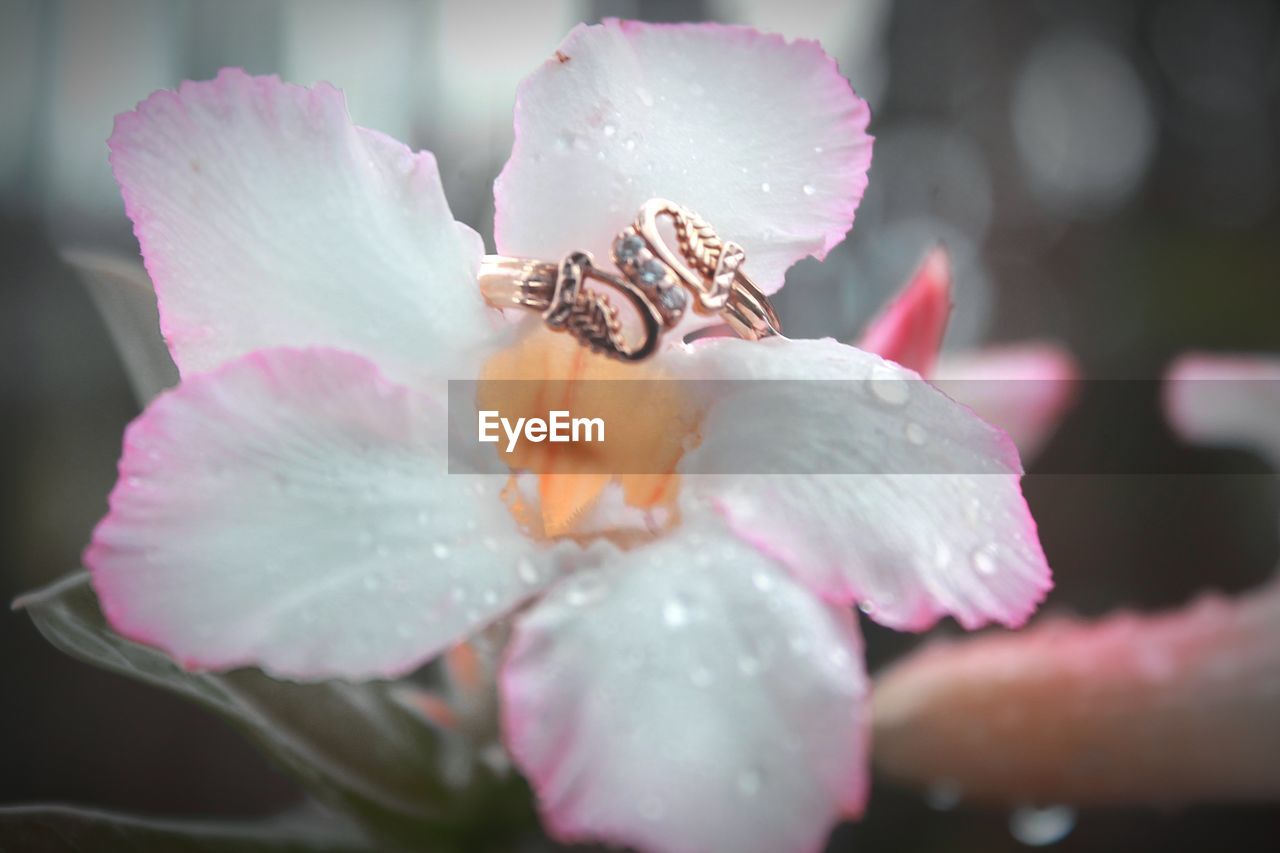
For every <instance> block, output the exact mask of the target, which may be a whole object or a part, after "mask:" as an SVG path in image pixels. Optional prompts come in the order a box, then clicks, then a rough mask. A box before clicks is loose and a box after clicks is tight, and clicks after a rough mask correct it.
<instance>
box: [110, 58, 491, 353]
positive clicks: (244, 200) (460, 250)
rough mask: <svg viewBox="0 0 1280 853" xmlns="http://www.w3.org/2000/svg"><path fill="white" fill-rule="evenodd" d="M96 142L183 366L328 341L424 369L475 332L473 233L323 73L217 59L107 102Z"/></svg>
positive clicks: (432, 169) (408, 157)
mask: <svg viewBox="0 0 1280 853" xmlns="http://www.w3.org/2000/svg"><path fill="white" fill-rule="evenodd" d="M110 148H111V166H112V169H113V170H114V171H115V176H116V180H117V181H118V182H119V184H120V189H121V192H122V193H123V195H124V199H125V208H126V210H127V212H128V214H129V218H130V219H132V220H133V225H134V232H135V233H136V234H137V236H138V242H139V243H140V244H141V246H142V254H143V257H144V259H145V260H146V264H147V271H148V273H150V276H151V280H152V281H153V282H155V285H156V291H157V294H158V296H159V305H160V318H161V326H162V329H163V332H164V335H165V339H166V340H167V341H168V343H169V348H170V351H171V352H172V353H173V357H174V361H175V362H176V363H177V365H178V368H179V369H180V370H181V371H182V373H183V375H186V374H188V373H190V372H193V371H202V370H208V369H210V368H213V367H216V366H217V365H219V364H221V363H223V362H225V361H227V360H229V359H232V358H235V357H237V356H239V355H243V354H244V353H247V352H251V351H253V350H255V349H260V348H264V347H273V346H332V347H338V348H341V349H346V350H351V351H353V352H357V353H359V354H361V355H364V356H366V357H369V358H372V359H373V360H374V361H376V362H377V363H378V365H379V367H380V368H382V369H384V370H385V371H387V372H388V373H389V375H391V376H393V377H394V378H397V379H406V378H414V377H419V376H422V375H424V374H427V375H434V376H441V375H447V372H448V371H449V369H450V367H456V366H457V364H458V359H459V358H460V356H461V355H462V353H464V352H467V351H471V350H474V349H475V348H476V347H478V346H480V345H481V344H482V343H483V342H485V341H487V340H488V339H489V338H490V336H491V335H492V328H491V323H492V321H493V316H494V314H493V312H492V311H490V310H489V309H487V308H486V307H485V303H484V300H483V299H482V298H481V296H480V293H479V291H478V290H477V289H476V285H475V272H476V267H477V264H478V263H479V259H480V255H481V254H482V253H483V251H484V247H483V245H482V243H481V241H480V238H479V236H478V235H477V234H476V233H475V232H473V231H471V230H470V229H469V228H467V227H465V226H463V225H461V224H460V223H457V222H455V221H454V219H453V216H452V214H451V213H450V212H449V205H448V203H447V202H446V201H445V198H444V192H443V189H442V188H441V185H440V176H439V175H438V174H437V172H436V164H435V160H434V158H433V157H432V156H431V155H430V154H428V153H426V152H420V153H414V152H411V151H410V150H409V149H408V148H407V147H405V146H404V145H402V144H400V143H399V142H396V141H395V140H393V139H390V138H389V137H386V136H383V135H382V134H379V133H375V132H373V131H369V130H365V129H363V128H358V127H355V126H354V125H352V123H351V119H350V117H349V116H348V115H347V109H346V102H345V100H344V98H343V96H342V93H341V92H339V91H338V90H337V89H334V88H333V87H331V86H328V85H326V84H318V85H316V86H314V87H312V88H310V89H308V88H303V87H301V86H295V85H292V84H287V83H281V82H280V80H278V79H277V78H275V77H250V76H249V75H248V74H245V73H244V72H243V71H240V70H237V69H226V70H223V71H222V72H221V73H220V74H219V75H218V77H217V79H215V80H211V81H206V82H199V83H191V82H187V83H183V84H182V85H181V86H180V87H179V88H178V90H177V91H176V92H171V91H160V92H156V93H155V94H153V95H151V97H149V98H147V100H145V101H143V102H142V103H141V104H139V105H138V107H137V109H136V110H134V111H133V112H128V113H124V114H123V115H120V116H118V117H117V119H116V126H115V132H114V133H113V134H112V135H111V141H110Z"/></svg>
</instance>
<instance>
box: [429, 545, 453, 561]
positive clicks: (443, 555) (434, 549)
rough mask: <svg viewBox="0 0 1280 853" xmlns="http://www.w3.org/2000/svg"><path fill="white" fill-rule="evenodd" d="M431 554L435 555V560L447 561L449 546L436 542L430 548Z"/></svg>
mask: <svg viewBox="0 0 1280 853" xmlns="http://www.w3.org/2000/svg"><path fill="white" fill-rule="evenodd" d="M431 553H432V554H435V555H436V559H437V560H447V559H448V558H449V546H448V545H446V544H444V543H443V542H437V543H435V544H434V545H432V546H431Z"/></svg>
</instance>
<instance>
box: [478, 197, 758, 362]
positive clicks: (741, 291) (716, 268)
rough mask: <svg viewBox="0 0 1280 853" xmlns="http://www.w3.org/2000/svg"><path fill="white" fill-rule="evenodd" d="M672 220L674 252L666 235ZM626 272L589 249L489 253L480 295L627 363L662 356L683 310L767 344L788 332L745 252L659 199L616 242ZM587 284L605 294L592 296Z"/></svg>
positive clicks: (483, 265)
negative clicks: (624, 310)
mask: <svg viewBox="0 0 1280 853" xmlns="http://www.w3.org/2000/svg"><path fill="white" fill-rule="evenodd" d="M664 220H666V221H668V222H669V224H670V226H671V228H672V230H673V231H674V234H675V242H676V246H675V248H674V249H672V247H671V245H670V244H669V242H668V240H667V239H666V237H665V236H664V235H663V233H662V231H661V230H660V228H661V224H662V222H663V221H664ZM611 254H612V258H613V262H614V265H615V266H616V267H617V270H618V274H614V273H611V272H608V271H606V270H604V269H601V268H600V267H598V266H596V264H595V262H594V260H593V259H592V257H591V255H590V254H588V253H586V252H570V253H569V254H568V255H565V257H564V258H562V259H561V260H560V262H559V263H556V262H552V261H541V260H533V259H529V258H511V257H506V256H503V255H485V257H484V259H483V260H482V261H481V263H480V274H479V281H480V291H481V293H483V294H484V297H485V299H486V300H488V302H489V304H491V305H493V306H494V307H496V308H525V309H529V310H533V311H538V312H540V313H541V314H542V318H543V321H544V322H545V323H546V325H547V327H548V328H550V329H552V330H554V331H558V332H568V333H569V334H570V335H572V336H573V337H574V338H576V339H577V340H578V341H579V343H581V344H582V345H583V346H585V347H588V348H589V349H591V350H592V351H593V352H598V353H602V354H604V355H607V356H611V357H613V358H618V359H621V360H623V361H641V360H643V359H646V358H648V357H649V356H651V355H653V354H654V353H655V352H657V349H658V343H659V340H660V339H661V337H662V334H663V333H664V332H665V331H667V330H669V329H672V328H674V327H675V326H676V325H677V324H678V323H679V322H680V319H681V318H682V317H683V316H684V315H685V312H686V311H687V310H689V309H692V310H693V311H694V312H695V313H697V314H701V315H718V316H720V317H721V318H722V319H723V320H724V321H725V323H726V324H727V325H728V326H729V328H730V329H732V330H733V331H734V332H735V333H736V334H737V335H738V336H739V337H741V338H744V339H746V340H751V341H754V340H759V339H761V338H766V337H769V336H771V335H779V334H781V333H782V327H781V324H779V322H778V316H777V315H776V314H775V313H774V311H773V306H772V305H770V304H769V300H768V298H767V297H766V296H765V295H764V293H763V292H761V290H760V288H758V287H757V286H756V284H755V283H754V282H753V281H752V280H751V279H750V278H749V277H748V276H747V274H746V273H745V272H743V270H742V265H743V263H744V262H745V260H746V252H745V251H743V249H742V247H741V246H739V245H738V244H737V243H733V242H730V241H728V240H721V239H720V237H719V235H717V234H716V232H715V230H714V229H713V228H712V227H711V226H710V225H709V224H708V223H707V221H706V220H704V219H703V218H702V217H700V216H698V215H697V214H696V213H694V212H693V211H691V210H689V209H688V208H687V207H684V206H682V205H679V204H676V203H675V202H672V201H667V200H666V199H661V198H654V199H650V200H649V201H647V202H645V203H644V205H643V206H642V207H641V208H640V212H639V214H637V216H636V219H635V221H634V222H633V223H632V224H631V225H629V226H627V227H626V228H625V229H623V230H622V231H621V232H620V233H619V234H618V236H617V238H616V239H615V240H614V241H613V249H612V252H611ZM588 281H594V282H598V283H599V284H602V285H605V288H606V290H588V289H587V287H586V284H587V282H588ZM607 290H612V291H613V294H614V295H617V296H620V297H621V298H622V299H623V300H625V301H626V302H627V303H628V304H629V305H630V306H631V307H632V308H633V309H634V311H635V314H636V316H637V317H638V318H639V323H640V338H639V340H638V341H637V340H632V339H631V336H630V335H628V334H627V333H626V331H625V330H624V329H623V323H622V319H621V317H620V316H619V314H618V309H617V306H615V305H614V304H613V302H612V301H611V300H610V298H609V297H610V294H609V293H608V292H607Z"/></svg>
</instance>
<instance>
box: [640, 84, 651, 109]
mask: <svg viewBox="0 0 1280 853" xmlns="http://www.w3.org/2000/svg"><path fill="white" fill-rule="evenodd" d="M636 96H637V97H638V98H639V99H640V103H642V104H644V105H645V106H646V107H651V106H653V93H652V92H650V91H649V90H648V89H646V88H645V87H643V86H637V87H636Z"/></svg>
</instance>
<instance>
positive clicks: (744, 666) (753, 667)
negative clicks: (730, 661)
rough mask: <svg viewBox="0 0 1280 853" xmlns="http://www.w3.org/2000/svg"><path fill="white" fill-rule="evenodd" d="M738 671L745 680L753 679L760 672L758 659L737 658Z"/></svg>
mask: <svg viewBox="0 0 1280 853" xmlns="http://www.w3.org/2000/svg"><path fill="white" fill-rule="evenodd" d="M738 671H739V672H741V673H742V674H743V675H744V676H746V677H747V678H754V677H755V676H756V674H757V673H759V672H760V659H759V658H758V657H756V656H754V655H743V656H742V657H740V658H738Z"/></svg>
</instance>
